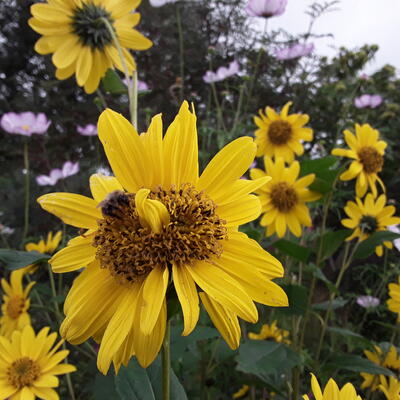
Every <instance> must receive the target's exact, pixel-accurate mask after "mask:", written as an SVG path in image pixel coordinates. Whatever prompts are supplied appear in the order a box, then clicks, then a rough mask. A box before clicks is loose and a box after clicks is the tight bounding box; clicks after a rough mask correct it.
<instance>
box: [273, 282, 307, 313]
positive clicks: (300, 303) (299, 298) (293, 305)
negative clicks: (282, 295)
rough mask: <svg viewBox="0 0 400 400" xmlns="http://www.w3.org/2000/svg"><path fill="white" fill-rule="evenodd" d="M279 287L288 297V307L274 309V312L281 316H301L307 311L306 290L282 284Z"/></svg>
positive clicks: (302, 287) (297, 286) (301, 287)
mask: <svg viewBox="0 0 400 400" xmlns="http://www.w3.org/2000/svg"><path fill="white" fill-rule="evenodd" d="M281 287H282V289H283V290H284V291H285V292H286V294H287V296H288V299H289V307H278V308H275V312H277V313H279V314H283V315H303V314H304V313H305V312H306V309H307V303H308V289H307V288H306V287H304V286H300V285H292V284H283V285H281Z"/></svg>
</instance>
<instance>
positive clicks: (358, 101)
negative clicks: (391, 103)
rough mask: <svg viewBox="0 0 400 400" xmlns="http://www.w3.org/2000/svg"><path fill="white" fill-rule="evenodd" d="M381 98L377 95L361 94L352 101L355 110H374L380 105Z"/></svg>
mask: <svg viewBox="0 0 400 400" xmlns="http://www.w3.org/2000/svg"><path fill="white" fill-rule="evenodd" d="M382 101H383V99H382V97H381V96H379V94H363V95H362V96H360V97H356V98H355V99H354V105H355V106H356V107H357V108H376V107H378V106H380V105H381V104H382Z"/></svg>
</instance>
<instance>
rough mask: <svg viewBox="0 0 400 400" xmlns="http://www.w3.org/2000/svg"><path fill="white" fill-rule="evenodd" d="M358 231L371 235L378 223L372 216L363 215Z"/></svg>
mask: <svg viewBox="0 0 400 400" xmlns="http://www.w3.org/2000/svg"><path fill="white" fill-rule="evenodd" d="M360 229H361V231H362V232H363V233H366V234H367V235H371V234H372V233H374V232H376V230H377V229H378V221H377V219H376V218H375V217H373V216H372V215H363V216H362V218H361V220H360Z"/></svg>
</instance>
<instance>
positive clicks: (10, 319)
mask: <svg viewBox="0 0 400 400" xmlns="http://www.w3.org/2000/svg"><path fill="white" fill-rule="evenodd" d="M23 276H24V273H23V271H22V270H17V271H12V272H11V276H10V282H7V281H6V280H5V279H2V280H1V286H2V288H3V291H4V296H3V304H2V306H1V312H2V316H1V317H0V335H1V336H6V337H8V338H9V337H11V334H12V333H13V331H14V330H21V329H22V328H23V327H24V326H26V325H30V323H31V319H30V317H29V314H28V309H29V306H30V300H29V297H28V296H29V292H30V291H31V289H32V286H33V285H34V284H35V282H30V283H29V284H28V285H27V286H26V287H25V288H24V287H23V286H22V277H23Z"/></svg>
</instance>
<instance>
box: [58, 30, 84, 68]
mask: <svg viewBox="0 0 400 400" xmlns="http://www.w3.org/2000/svg"><path fill="white" fill-rule="evenodd" d="M82 50H83V47H82V46H81V45H80V44H79V42H78V37H77V36H76V35H68V36H66V37H65V40H64V43H63V44H62V45H61V46H60V47H59V48H58V49H57V50H56V52H55V53H54V54H53V57H52V60H53V63H54V65H55V66H56V67H57V68H66V67H68V66H69V65H71V64H72V63H74V62H75V61H76V60H77V58H78V57H79V55H80V53H81V52H82Z"/></svg>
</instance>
